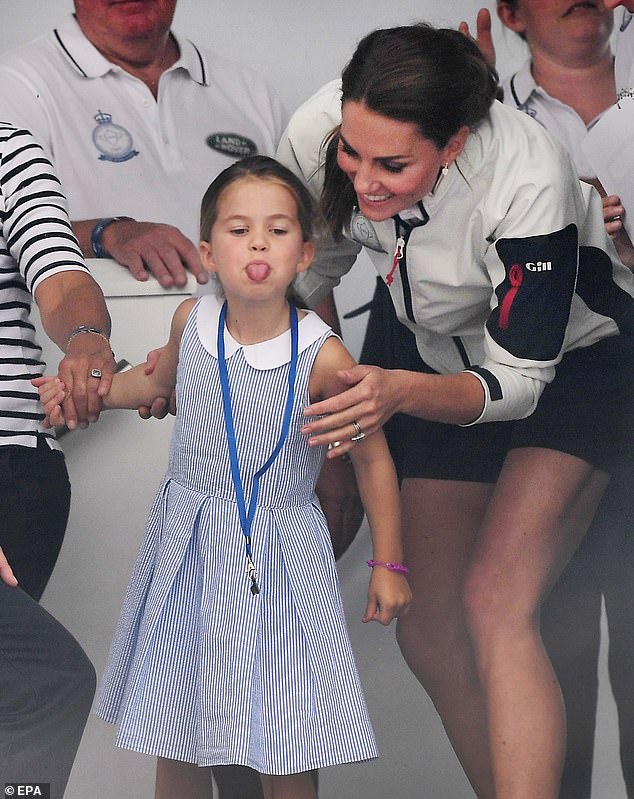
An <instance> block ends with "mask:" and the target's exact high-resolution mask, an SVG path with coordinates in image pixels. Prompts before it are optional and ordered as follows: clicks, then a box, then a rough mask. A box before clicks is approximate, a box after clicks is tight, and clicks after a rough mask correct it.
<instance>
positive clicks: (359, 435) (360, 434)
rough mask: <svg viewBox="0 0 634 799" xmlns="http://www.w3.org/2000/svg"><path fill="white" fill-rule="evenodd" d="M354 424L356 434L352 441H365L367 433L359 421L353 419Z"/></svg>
mask: <svg viewBox="0 0 634 799" xmlns="http://www.w3.org/2000/svg"><path fill="white" fill-rule="evenodd" d="M352 426H353V427H354V435H353V436H352V438H351V439H350V441H354V442H357V441H363V439H364V438H365V433H364V432H363V430H362V428H361V425H360V424H359V422H357V421H354V420H353V422H352Z"/></svg>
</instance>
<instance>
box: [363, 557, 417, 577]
mask: <svg viewBox="0 0 634 799" xmlns="http://www.w3.org/2000/svg"><path fill="white" fill-rule="evenodd" d="M368 566H369V567H370V568H371V569H373V568H374V567H375V566H385V568H386V569H389V570H390V571H391V572H398V573H399V574H407V573H408V572H409V569H408V568H407V566H403V564H402V563H389V562H388V563H385V561H382V560H369V561H368Z"/></svg>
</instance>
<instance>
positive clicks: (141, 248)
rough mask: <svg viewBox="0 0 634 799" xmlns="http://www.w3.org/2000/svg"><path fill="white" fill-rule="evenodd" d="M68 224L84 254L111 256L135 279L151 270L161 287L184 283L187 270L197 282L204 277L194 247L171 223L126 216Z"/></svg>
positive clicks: (206, 277) (89, 256) (203, 279)
mask: <svg viewBox="0 0 634 799" xmlns="http://www.w3.org/2000/svg"><path fill="white" fill-rule="evenodd" d="M72 225H73V232H74V233H75V235H76V236H77V240H78V241H79V245H80V247H81V250H82V252H83V254H84V256H85V257H86V258H106V257H109V258H114V259H115V261H118V262H119V263H120V264H122V265H123V266H125V267H127V268H128V269H129V270H130V272H131V274H132V275H133V277H135V278H136V280H147V279H148V276H149V275H150V274H152V275H154V277H155V278H156V279H157V280H158V282H159V283H160V284H161V286H163V287H164V288H169V287H170V286H184V285H185V284H186V283H187V272H188V271H189V272H191V273H192V274H193V275H194V277H195V278H196V280H197V281H198V282H199V283H201V284H202V283H206V282H207V280H208V275H207V272H206V271H205V270H204V268H203V265H202V263H201V261H200V256H199V255H198V248H197V247H196V246H195V245H194V244H193V243H192V242H191V241H190V240H189V239H188V238H187V236H185V235H184V234H183V233H181V231H180V230H179V229H178V228H176V227H173V226H172V225H165V224H162V223H158V222H138V221H137V220H135V219H130V218H129V217H110V218H108V219H86V220H82V221H73V223H72Z"/></svg>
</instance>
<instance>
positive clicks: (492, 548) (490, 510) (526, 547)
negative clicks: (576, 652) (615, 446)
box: [467, 447, 609, 621]
mask: <svg viewBox="0 0 634 799" xmlns="http://www.w3.org/2000/svg"><path fill="white" fill-rule="evenodd" d="M608 481H609V477H608V475H607V474H606V473H605V472H602V471H601V470H599V469H596V468H595V467H593V466H592V465H590V464H589V463H587V462H586V461H584V460H582V459H580V458H578V457H576V456H573V455H569V454H566V453H564V452H558V451H555V450H550V449H543V448H538V447H530V448H522V449H515V450H512V451H511V452H510V453H509V455H508V456H507V459H506V461H505V464H504V467H503V469H502V472H501V474H500V478H499V480H498V482H497V484H496V487H495V491H494V493H493V496H492V497H491V501H490V502H489V504H488V507H487V511H486V514H485V515H484V518H483V521H482V529H481V531H480V534H479V535H478V538H477V544H476V547H475V549H474V552H473V557H472V560H471V564H470V567H469V575H468V586H467V596H468V601H469V604H470V606H471V609H472V610H473V609H474V605H475V610H476V611H478V610H479V611H482V612H484V613H485V614H488V615H489V617H490V619H491V621H493V620H494V619H496V618H500V617H504V616H506V617H508V618H509V619H510V620H513V619H519V618H523V619H530V620H531V621H534V620H536V613H537V611H538V608H539V606H540V604H541V602H542V600H543V598H544V597H545V596H546V595H547V593H548V592H549V591H550V589H551V588H552V586H553V585H554V583H555V581H556V580H557V578H558V577H559V575H560V574H561V572H562V570H563V568H564V567H565V565H566V563H567V562H568V560H569V559H570V558H571V556H572V554H573V553H574V551H575V550H576V548H577V547H578V545H579V543H580V541H581V540H582V538H583V536H584V535H585V533H586V531H587V529H588V527H589V525H590V522H591V520H592V517H593V515H594V513H595V511H596V508H597V506H598V504H599V501H600V499H601V496H602V494H603V492H604V490H605V487H606V485H607V484H608Z"/></svg>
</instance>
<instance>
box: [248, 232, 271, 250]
mask: <svg viewBox="0 0 634 799" xmlns="http://www.w3.org/2000/svg"><path fill="white" fill-rule="evenodd" d="M268 246H269V244H268V240H267V238H266V236H265V235H264V234H263V233H259V232H254V233H253V234H252V236H251V240H250V241H249V247H250V248H251V249H252V250H257V251H260V250H266V249H268Z"/></svg>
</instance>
